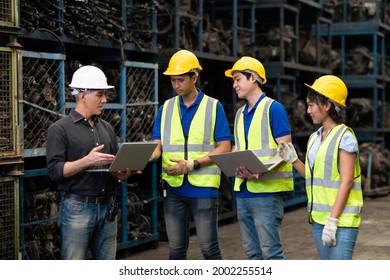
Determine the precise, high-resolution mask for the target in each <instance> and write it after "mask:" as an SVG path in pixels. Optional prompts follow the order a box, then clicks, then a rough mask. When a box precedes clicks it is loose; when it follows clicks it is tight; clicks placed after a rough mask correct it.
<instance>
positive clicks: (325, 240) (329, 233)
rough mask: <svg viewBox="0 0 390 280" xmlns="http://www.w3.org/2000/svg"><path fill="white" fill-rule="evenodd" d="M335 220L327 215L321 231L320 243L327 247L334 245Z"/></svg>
mask: <svg viewBox="0 0 390 280" xmlns="http://www.w3.org/2000/svg"><path fill="white" fill-rule="evenodd" d="M337 222H338V219H334V218H331V217H328V221H327V222H326V224H325V226H324V230H323V231H322V245H324V246H328V247H334V246H336V233H337Z"/></svg>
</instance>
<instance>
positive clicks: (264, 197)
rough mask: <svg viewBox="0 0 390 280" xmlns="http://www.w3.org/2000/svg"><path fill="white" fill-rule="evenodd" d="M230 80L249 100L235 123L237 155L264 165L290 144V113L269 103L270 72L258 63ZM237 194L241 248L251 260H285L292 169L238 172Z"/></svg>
mask: <svg viewBox="0 0 390 280" xmlns="http://www.w3.org/2000/svg"><path fill="white" fill-rule="evenodd" d="M225 75H226V76H227V77H231V78H233V88H234V89H235V91H236V93H237V96H238V98H240V99H243V100H246V104H245V105H244V106H243V107H241V108H239V109H238V111H237V113H236V118H235V123H234V145H235V147H234V149H235V150H238V151H239V150H252V151H253V152H254V153H255V155H256V156H257V157H258V158H259V159H260V160H262V161H264V160H269V159H271V158H272V157H273V156H275V154H276V150H277V147H278V143H279V142H280V141H284V142H287V143H288V142H290V141H291V129H290V125H289V121H288V116H287V112H286V109H285V108H284V107H283V105H282V104H280V103H278V102H276V101H275V100H273V99H271V98H269V97H267V96H266V95H265V93H264V91H263V85H264V84H265V83H266V81H267V79H266V75H265V69H264V67H263V65H262V64H261V63H260V62H259V61H258V60H257V59H255V58H252V57H248V56H244V57H242V58H241V59H239V60H238V61H237V62H236V63H235V64H234V65H233V67H232V69H229V70H226V71H225ZM235 175H236V176H235V182H234V191H235V193H236V198H237V217H238V221H239V224H240V229H241V236H242V243H243V247H244V250H245V253H246V254H247V256H248V258H249V259H260V260H261V259H266V260H269V259H284V258H285V257H284V253H283V247H282V244H281V238H280V228H281V223H282V220H283V216H284V202H283V195H284V194H286V192H290V191H292V190H293V188H294V185H293V174H292V165H291V164H289V163H283V164H280V165H278V167H276V168H275V169H272V170H271V171H270V172H267V173H255V174H254V173H251V172H250V171H249V170H248V169H247V167H246V166H241V167H239V168H238V169H237V170H236V174H235Z"/></svg>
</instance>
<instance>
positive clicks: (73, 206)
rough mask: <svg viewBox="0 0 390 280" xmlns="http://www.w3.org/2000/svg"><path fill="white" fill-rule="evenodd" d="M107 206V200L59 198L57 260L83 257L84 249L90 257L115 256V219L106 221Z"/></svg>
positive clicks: (112, 258) (111, 257) (96, 258)
mask: <svg viewBox="0 0 390 280" xmlns="http://www.w3.org/2000/svg"><path fill="white" fill-rule="evenodd" d="M109 207H110V204H109V203H102V204H94V203H84V202H79V201H76V200H72V199H68V198H63V199H62V203H61V207H60V210H59V213H58V219H57V225H58V227H59V229H60V233H61V259H63V260H84V259H86V258H87V252H88V249H89V250H90V253H91V254H92V259H95V260H114V259H115V256H116V247H117V243H116V238H117V221H116V219H115V221H113V222H109V221H107V218H106V216H107V211H108V209H109Z"/></svg>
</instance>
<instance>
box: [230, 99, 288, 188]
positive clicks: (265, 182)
mask: <svg viewBox="0 0 390 280" xmlns="http://www.w3.org/2000/svg"><path fill="white" fill-rule="evenodd" d="M273 102H274V100H273V99H271V98H269V97H264V98H263V99H262V100H261V101H260V103H259V104H258V106H257V108H256V111H255V113H254V116H253V119H252V122H251V125H250V127H249V131H248V150H252V151H253V152H254V153H255V155H256V156H257V157H258V158H259V159H260V160H261V161H265V160H269V159H271V158H272V157H273V156H275V154H276V150H277V148H278V144H277V143H276V141H275V139H274V138H273V135H272V132H271V125H270V121H269V110H270V107H271V104H272V103H273ZM244 107H245V106H243V107H241V108H240V109H238V111H237V113H236V118H235V123H234V137H235V144H236V150H238V151H241V150H245V149H246V140H245V128H244V114H243V113H242V111H243V110H244ZM242 182H243V180H242V179H240V178H237V177H236V178H235V182H234V190H235V191H240V186H241V183H242ZM246 185H247V189H248V191H250V192H252V193H275V192H285V191H292V190H293V189H294V182H293V174H292V164H291V163H287V162H286V163H282V164H280V165H279V166H278V167H276V168H275V169H273V170H272V171H270V172H267V173H263V174H262V176H261V177H260V179H259V180H248V181H247V182H246Z"/></svg>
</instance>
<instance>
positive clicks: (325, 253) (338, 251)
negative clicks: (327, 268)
mask: <svg viewBox="0 0 390 280" xmlns="http://www.w3.org/2000/svg"><path fill="white" fill-rule="evenodd" d="M323 229H324V226H323V225H320V224H317V223H313V225H312V232H313V237H314V242H315V244H316V247H317V251H318V254H319V255H320V259H321V260H352V255H353V251H354V249H355V244H356V239H357V235H358V231H359V229H358V228H342V227H339V228H338V229H337V233H336V246H335V247H327V246H324V245H322V231H323Z"/></svg>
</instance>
